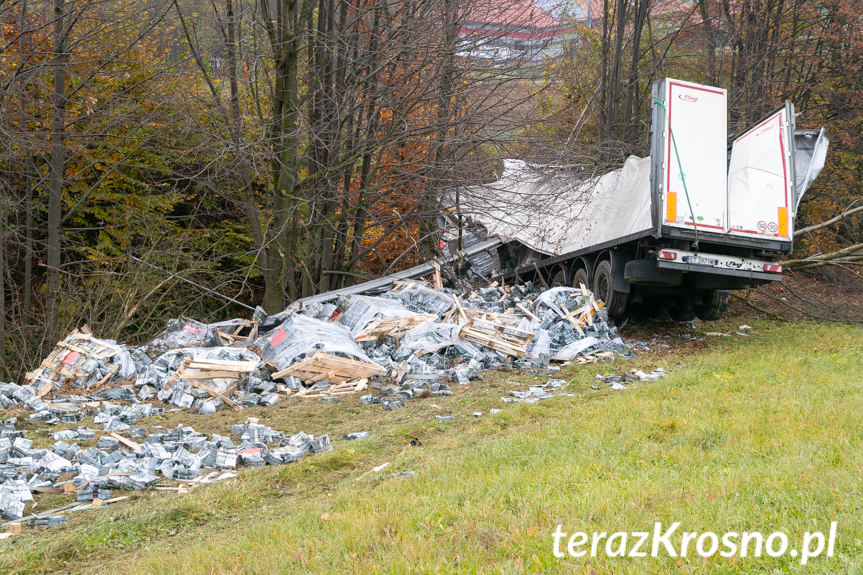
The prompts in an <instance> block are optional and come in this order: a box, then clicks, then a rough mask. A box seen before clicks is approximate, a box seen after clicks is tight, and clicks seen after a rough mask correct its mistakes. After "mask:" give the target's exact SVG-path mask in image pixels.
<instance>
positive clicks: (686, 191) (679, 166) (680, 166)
mask: <svg viewBox="0 0 863 575" xmlns="http://www.w3.org/2000/svg"><path fill="white" fill-rule="evenodd" d="M653 101H654V102H656V103H657V104H659V105H660V106H662V109H663V110H665V112H666V114H667V113H668V108H666V107H665V104H663V103H662V101H661V100H660V99H659V98H657V97H656V96H653ZM668 133H669V134H671V143H672V144H673V145H674V155H675V156H676V157H677V169H678V171H679V172H680V181H681V182H683V193H684V194H685V195H686V203H687V205H688V206H689V216H690V217H691V218H692V229H693V230H694V231H695V242H693V244H692V247H693V248H694V249H695V250H696V251H698V225H697V224H696V223H695V212H694V211H693V209H692V201H691V200H690V199H689V189H688V188H687V187H686V176H685V175H684V174H683V164H681V163H680V152H678V151H677V140H676V139H675V138H674V132H673V131H672V130H671V121H670V118H669V120H668ZM666 191H667V190H666Z"/></svg>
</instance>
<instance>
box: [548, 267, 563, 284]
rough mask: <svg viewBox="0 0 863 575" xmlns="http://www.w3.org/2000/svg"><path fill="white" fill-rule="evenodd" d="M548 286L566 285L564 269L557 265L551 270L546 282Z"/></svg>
mask: <svg viewBox="0 0 863 575" xmlns="http://www.w3.org/2000/svg"><path fill="white" fill-rule="evenodd" d="M548 285H549V287H560V286H565V285H566V269H565V268H563V267H561V266H558V267H556V268H554V270H553V271H552V272H551V275H550V277H549V282H548Z"/></svg>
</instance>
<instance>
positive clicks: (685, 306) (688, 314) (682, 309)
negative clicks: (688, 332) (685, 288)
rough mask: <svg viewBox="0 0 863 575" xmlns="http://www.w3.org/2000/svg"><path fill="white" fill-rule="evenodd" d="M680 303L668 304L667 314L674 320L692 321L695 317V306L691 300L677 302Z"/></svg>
mask: <svg viewBox="0 0 863 575" xmlns="http://www.w3.org/2000/svg"><path fill="white" fill-rule="evenodd" d="M679 304H680V305H676V306H669V307H668V315H670V316H671V319H673V320H674V321H692V320H694V319H695V315H696V313H695V308H694V307H692V302H691V301H685V302H679Z"/></svg>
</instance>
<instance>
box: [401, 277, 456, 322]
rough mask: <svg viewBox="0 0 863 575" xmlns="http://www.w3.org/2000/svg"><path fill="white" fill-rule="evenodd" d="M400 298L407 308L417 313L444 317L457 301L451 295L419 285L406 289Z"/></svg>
mask: <svg viewBox="0 0 863 575" xmlns="http://www.w3.org/2000/svg"><path fill="white" fill-rule="evenodd" d="M398 298H399V301H400V302H401V303H402V304H403V305H404V306H405V307H407V308H408V309H410V310H413V311H415V312H417V313H431V314H436V315H442V314H445V313H446V312H448V311H450V310H451V309H452V308H453V306H454V305H455V301H454V300H453V298H452V297H450V295H449V294H446V293H444V292H441V291H436V290H433V289H431V288H430V287H426V286H424V285H422V284H419V283H415V284H412V285H410V286H408V287H407V288H405V290H404V291H402V292H401V293H400V294H399V296H398Z"/></svg>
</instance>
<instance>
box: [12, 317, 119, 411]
mask: <svg viewBox="0 0 863 575" xmlns="http://www.w3.org/2000/svg"><path fill="white" fill-rule="evenodd" d="M122 351H123V348H121V347H119V346H117V345H113V344H110V343H107V342H104V341H100V340H98V339H96V338H94V337H93V335H92V334H91V333H90V330H89V329H88V328H87V326H84V327H82V328H81V329H80V330H77V329H76V330H74V331H72V332H71V333H69V335H67V336H66V338H65V339H64V340H62V341H59V342H57V346H56V347H55V348H54V351H52V352H51V353H50V354H49V355H48V357H46V358H45V359H44V360H42V363H41V364H40V365H39V367H37V368H36V369H34V370H33V371H31V372H29V373H27V374H26V375H25V376H24V380H25V381H26V382H27V383H28V384H30V385H34V386H36V387H38V393H37V395H39V397H44V396H45V395H47V394H48V393H49V392H50V391H51V390H52V389H59V388H60V387H62V386H63V385H65V384H66V383H69V382H71V381H72V380H74V379H77V378H79V377H89V376H90V372H86V371H80V370H79V369H78V368H79V366H81V365H82V364H83V363H84V362H85V361H87V360H88V359H95V360H96V361H98V362H99V363H104V362H105V361H106V360H108V359H110V358H112V357H114V356H115V355H117V354H118V353H120V352H122ZM118 368H119V366H115V367H114V368H113V369H111V370H110V371H109V372H108V373H107V374H106V375H105V377H103V378H102V379H101V380H99V381H98V382H97V384H96V385H95V386H94V387H99V386H101V385H103V384H104V383H105V382H106V381H107V380H108V379H110V378H111V377H112V376H113V375H114V374H115V373H116V372H117V369H118Z"/></svg>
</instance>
